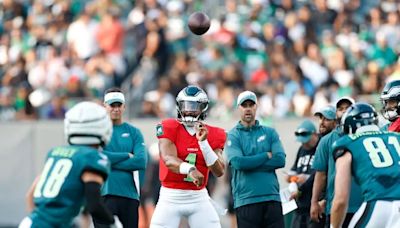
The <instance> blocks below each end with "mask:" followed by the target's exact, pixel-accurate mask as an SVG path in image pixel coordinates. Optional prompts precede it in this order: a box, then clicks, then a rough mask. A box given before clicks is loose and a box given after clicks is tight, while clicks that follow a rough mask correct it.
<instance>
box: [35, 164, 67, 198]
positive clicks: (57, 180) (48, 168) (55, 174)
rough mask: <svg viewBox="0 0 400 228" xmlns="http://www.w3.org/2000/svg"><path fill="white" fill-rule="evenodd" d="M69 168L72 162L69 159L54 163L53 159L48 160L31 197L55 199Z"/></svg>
mask: <svg viewBox="0 0 400 228" xmlns="http://www.w3.org/2000/svg"><path fill="white" fill-rule="evenodd" d="M71 168H72V161H71V160H70V159H60V160H58V161H56V162H55V163H54V158H49V159H48V160H47V162H46V164H45V165H44V169H43V172H42V174H41V175H40V179H39V182H38V183H37V185H36V188H35V192H34V193H33V196H34V197H35V198H37V197H42V196H43V197H45V198H54V197H56V196H57V195H58V193H59V192H60V189H61V186H62V185H63V183H64V181H65V178H66V177H67V176H68V174H69V172H70V171H71ZM49 172H50V173H49Z"/></svg>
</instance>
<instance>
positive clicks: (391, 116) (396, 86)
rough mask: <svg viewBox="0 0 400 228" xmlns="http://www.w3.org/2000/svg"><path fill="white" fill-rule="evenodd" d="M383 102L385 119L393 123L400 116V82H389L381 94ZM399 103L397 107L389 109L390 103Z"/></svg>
mask: <svg viewBox="0 0 400 228" xmlns="http://www.w3.org/2000/svg"><path fill="white" fill-rule="evenodd" d="M380 99H381V102H382V104H383V109H382V111H381V113H382V115H383V117H385V118H386V119H388V120H389V121H391V122H393V121H395V120H396V119H397V118H398V117H399V116H400V108H399V107H400V80H396V81H391V82H388V83H387V84H386V85H385V87H384V88H383V91H382V93H381V98H380ZM393 100H394V101H397V107H395V108H392V107H387V106H388V105H387V103H388V102H389V101H393Z"/></svg>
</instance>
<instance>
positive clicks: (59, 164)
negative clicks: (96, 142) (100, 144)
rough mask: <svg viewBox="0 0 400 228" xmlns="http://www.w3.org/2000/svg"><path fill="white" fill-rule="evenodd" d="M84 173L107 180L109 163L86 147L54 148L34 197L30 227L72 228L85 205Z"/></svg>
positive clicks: (99, 154)
mask: <svg viewBox="0 0 400 228" xmlns="http://www.w3.org/2000/svg"><path fill="white" fill-rule="evenodd" d="M85 171H91V172H95V173H98V174H99V175H101V176H103V177H104V179H106V177H107V175H108V173H109V171H110V163H109V161H108V159H107V157H106V156H105V155H103V154H101V153H99V152H98V151H97V150H96V149H94V148H91V147H86V146H65V147H56V148H53V149H52V150H51V151H50V152H49V153H48V155H47V159H46V163H45V165H44V168H43V170H42V173H41V176H40V179H39V181H38V183H37V185H36V188H35V190H34V194H33V196H34V203H35V209H34V211H33V212H32V214H31V215H30V218H31V219H32V227H41V228H42V227H44V228H46V227H71V223H72V220H73V218H74V217H75V216H77V215H78V214H79V212H80V210H81V207H82V206H83V204H84V183H83V182H82V180H81V176H82V174H83V173H84V172H85Z"/></svg>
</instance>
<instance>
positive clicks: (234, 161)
mask: <svg viewBox="0 0 400 228" xmlns="http://www.w3.org/2000/svg"><path fill="white" fill-rule="evenodd" d="M225 153H226V155H227V158H228V163H229V165H230V166H232V167H233V168H234V169H237V170H252V169H256V168H258V167H259V166H260V165H262V164H263V163H264V162H265V160H266V159H267V158H268V157H267V155H266V154H264V153H261V154H256V155H252V156H244V155H243V153H242V150H241V148H240V146H239V140H238V138H237V137H236V136H234V134H233V133H228V140H227V145H226V146H225Z"/></svg>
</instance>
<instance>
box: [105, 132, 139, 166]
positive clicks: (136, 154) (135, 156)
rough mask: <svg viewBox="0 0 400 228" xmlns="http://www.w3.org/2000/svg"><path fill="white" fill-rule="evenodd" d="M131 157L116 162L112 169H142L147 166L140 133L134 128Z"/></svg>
mask: <svg viewBox="0 0 400 228" xmlns="http://www.w3.org/2000/svg"><path fill="white" fill-rule="evenodd" d="M133 143H134V146H133V153H134V154H133V157H131V158H129V159H126V160H124V161H121V162H118V163H116V164H114V165H113V166H112V168H113V169H119V170H124V171H135V170H144V169H146V166H147V156H146V147H145V144H144V139H143V135H142V133H141V132H140V131H139V130H138V129H135V132H134V134H133Z"/></svg>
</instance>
